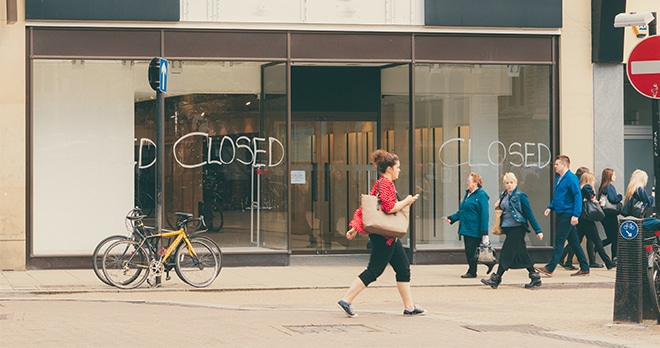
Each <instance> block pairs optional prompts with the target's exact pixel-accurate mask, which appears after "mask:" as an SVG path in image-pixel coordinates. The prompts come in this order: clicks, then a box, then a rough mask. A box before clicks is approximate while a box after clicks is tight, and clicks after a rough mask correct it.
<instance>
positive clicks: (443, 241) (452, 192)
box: [414, 64, 554, 249]
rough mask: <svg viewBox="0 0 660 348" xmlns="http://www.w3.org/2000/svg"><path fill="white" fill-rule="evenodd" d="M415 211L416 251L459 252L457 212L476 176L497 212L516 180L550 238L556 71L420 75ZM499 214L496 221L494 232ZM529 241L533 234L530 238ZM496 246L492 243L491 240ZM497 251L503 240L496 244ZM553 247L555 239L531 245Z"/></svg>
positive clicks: (438, 68) (442, 68)
mask: <svg viewBox="0 0 660 348" xmlns="http://www.w3.org/2000/svg"><path fill="white" fill-rule="evenodd" d="M415 81H416V84H415V103H416V105H415V110H416V114H415V121H416V124H415V144H414V156H415V163H417V165H416V167H415V171H416V176H415V177H416V182H415V187H416V188H417V190H418V191H419V192H420V195H421V197H420V199H419V201H418V202H417V203H416V205H415V213H416V225H415V227H416V231H415V232H416V234H415V235H416V245H417V248H418V249H436V248H438V249H440V248H460V247H462V246H463V243H462V241H460V240H459V239H458V234H457V231H458V223H456V224H454V225H449V224H447V223H446V222H445V221H444V219H445V217H446V216H448V215H451V214H453V213H454V212H456V211H457V210H458V206H459V204H460V201H461V200H462V199H463V196H464V194H465V189H466V184H465V182H466V180H467V177H468V174H469V173H470V172H477V173H479V174H480V175H481V176H482V177H483V180H484V187H483V188H484V189H485V190H486V192H487V193H488V195H489V196H490V201H489V207H491V208H492V207H493V206H494V204H495V202H496V201H497V199H498V195H499V193H500V192H502V190H503V189H504V187H503V185H502V175H503V174H504V173H505V172H513V173H514V174H515V175H516V177H517V178H518V188H519V189H520V190H522V191H523V192H525V193H527V195H528V196H529V198H530V201H531V205H532V209H533V211H534V213H535V216H536V218H537V220H538V221H539V223H540V225H541V228H542V229H543V230H544V231H548V230H549V226H550V219H548V218H546V217H544V216H543V211H544V210H545V207H546V206H547V204H548V203H549V202H550V186H551V185H550V182H551V178H552V161H553V157H554V156H553V154H551V153H550V149H551V147H552V146H551V142H550V140H551V139H550V134H551V131H550V121H551V118H550V100H551V93H550V91H551V81H550V67H548V66H528V65H473V64H469V65H468V64H464V65H452V64H422V65H417V66H416V67H415ZM492 221H493V214H492V213H491V214H490V226H491V227H492ZM530 235H531V234H528V237H529V236H530ZM493 239H494V240H493ZM491 240H492V241H493V242H494V243H495V244H496V245H497V244H501V243H502V242H503V241H504V238H503V237H497V236H495V237H494V238H491ZM527 242H528V245H550V242H551V241H550V239H549V238H546V239H544V240H543V241H539V240H538V239H536V238H531V239H528V241H527Z"/></svg>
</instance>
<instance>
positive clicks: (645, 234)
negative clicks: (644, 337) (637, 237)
mask: <svg viewBox="0 0 660 348" xmlns="http://www.w3.org/2000/svg"><path fill="white" fill-rule="evenodd" d="M654 236H655V230H653V231H647V230H644V229H643V228H642V255H641V259H642V270H641V272H642V306H643V307H642V318H644V319H653V320H657V318H658V317H657V316H656V313H655V307H654V306H653V303H652V302H651V300H652V297H651V296H655V294H653V295H651V290H650V289H649V286H648V285H647V284H648V283H649V279H648V278H649V277H648V275H647V274H646V268H647V262H646V251H645V250H646V245H651V243H652V241H650V240H649V241H646V242H645V241H644V240H645V239H647V238H650V237H654ZM645 243H646V244H645Z"/></svg>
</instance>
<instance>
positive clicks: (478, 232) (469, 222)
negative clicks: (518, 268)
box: [447, 173, 492, 278]
mask: <svg viewBox="0 0 660 348" xmlns="http://www.w3.org/2000/svg"><path fill="white" fill-rule="evenodd" d="M482 186H483V180H482V179H481V175H479V174H477V173H470V175H469V176H468V179H467V191H466V192H465V198H463V201H461V205H460V207H459V209H458V211H457V212H456V213H454V214H453V215H451V216H448V217H447V222H449V223H450V224H453V223H454V222H456V221H460V224H459V226H458V234H459V235H461V236H463V242H464V245H465V258H466V259H467V263H468V266H469V268H468V270H467V273H465V274H463V275H462V276H461V278H476V277H477V260H476V258H475V257H474V253H475V251H476V250H477V248H478V247H479V243H481V240H482V236H487V235H488V199H489V198H490V197H488V194H487V193H486V191H484V190H483V189H482ZM491 268H492V266H489V268H488V273H490V269H491Z"/></svg>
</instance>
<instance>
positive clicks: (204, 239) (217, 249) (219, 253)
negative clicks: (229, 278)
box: [191, 237, 222, 277]
mask: <svg viewBox="0 0 660 348" xmlns="http://www.w3.org/2000/svg"><path fill="white" fill-rule="evenodd" d="M191 240H200V241H202V242H204V243H206V245H208V246H209V247H211V249H212V250H213V253H214V254H215V258H216V260H217V261H218V272H217V274H216V275H215V276H216V277H217V276H218V275H219V274H220V271H221V270H222V250H220V246H219V245H218V243H216V242H215V241H214V240H213V239H211V238H209V237H194V238H193V239H191Z"/></svg>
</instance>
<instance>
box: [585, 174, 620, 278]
mask: <svg viewBox="0 0 660 348" xmlns="http://www.w3.org/2000/svg"><path fill="white" fill-rule="evenodd" d="M595 186H596V178H595V177H594V175H593V174H592V173H584V174H582V176H581V177H580V192H581V193H582V200H593V201H595V202H597V200H596V192H594V187H595ZM599 204H600V203H599ZM577 230H578V236H586V237H587V241H588V242H592V243H594V248H595V250H596V252H597V253H598V255H600V258H601V259H602V260H603V262H604V263H605V267H607V269H608V270H609V269H612V268H614V267H615V266H616V264H615V263H614V262H612V260H611V259H610V257H609V256H608V255H607V253H606V252H605V249H603V242H602V241H601V240H600V236H599V235H598V229H597V228H596V222H595V221H591V220H587V219H585V218H583V217H582V216H580V218H579V219H578V224H577ZM580 242H582V237H580Z"/></svg>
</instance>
